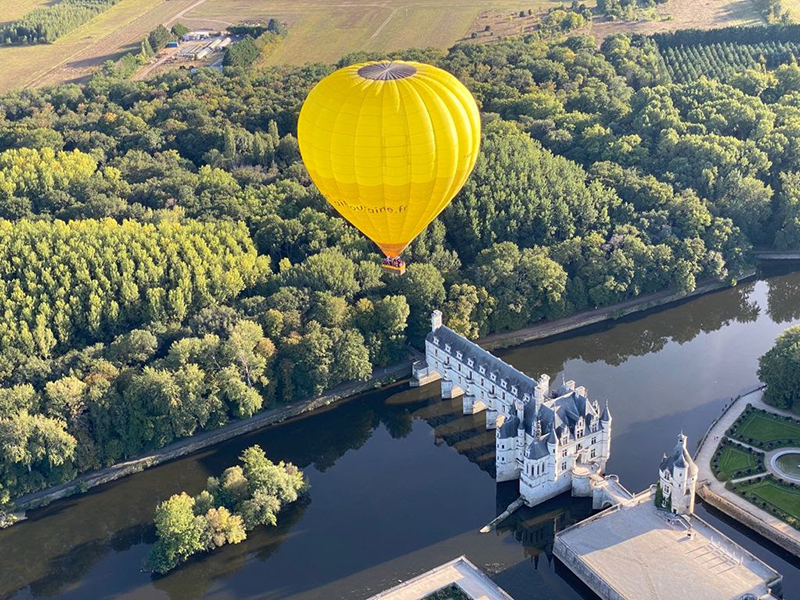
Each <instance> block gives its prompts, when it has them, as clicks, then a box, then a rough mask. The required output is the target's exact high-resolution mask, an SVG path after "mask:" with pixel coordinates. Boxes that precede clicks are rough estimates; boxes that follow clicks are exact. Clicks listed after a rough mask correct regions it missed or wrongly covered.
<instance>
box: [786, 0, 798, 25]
mask: <svg viewBox="0 0 800 600" xmlns="http://www.w3.org/2000/svg"><path fill="white" fill-rule="evenodd" d="M783 6H784V7H785V8H786V10H788V11H789V14H791V15H792V18H793V19H794V20H795V21H800V0H783Z"/></svg>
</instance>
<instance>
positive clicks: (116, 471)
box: [14, 359, 414, 520]
mask: <svg viewBox="0 0 800 600" xmlns="http://www.w3.org/2000/svg"><path fill="white" fill-rule="evenodd" d="M413 362H414V360H413V359H409V360H406V361H403V362H401V363H398V364H394V365H389V366H388V367H381V368H379V369H375V370H374V371H373V372H372V376H371V377H370V378H369V379H367V380H365V381H351V382H347V383H343V384H341V385H338V386H336V387H334V388H332V389H331V390H329V391H328V392H326V393H324V394H322V395H320V396H315V397H313V398H308V399H306V400H301V401H299V402H293V403H291V404H289V405H287V406H281V407H279V408H274V409H271V410H266V411H264V412H261V413H258V414H256V415H254V416H252V417H250V418H249V419H242V420H239V421H234V422H232V423H228V424H227V425H223V426H222V427H220V428H218V429H213V430H210V431H204V432H202V433H198V434H197V435H193V436H192V437H188V438H184V439H181V440H178V441H176V442H173V443H172V444H170V445H168V446H165V447H163V448H160V449H159V450H154V451H152V452H148V453H147V454H144V455H142V456H139V457H138V458H135V459H132V460H127V461H125V462H121V463H117V464H115V465H113V466H110V467H106V468H104V469H98V470H97V471H91V472H89V473H85V474H83V475H81V476H80V477H78V478H76V479H73V480H72V481H69V482H67V483H62V484H61V485H57V486H54V487H50V488H47V489H44V490H39V491H38V492H33V493H31V494H26V495H24V496H20V497H19V498H17V499H16V500H15V501H14V504H15V507H16V509H17V510H19V511H26V510H31V509H34V508H40V507H42V506H46V505H47V504H49V503H50V502H53V501H54V500H59V499H61V498H66V497H68V496H72V495H73V494H77V493H80V492H85V491H86V490H88V489H90V488H93V487H96V486H98V485H103V484H104V483H109V482H111V481H115V480H117V479H120V478H122V477H126V476H128V475H132V474H133V473H139V472H141V471H143V470H145V469H147V468H149V467H154V466H156V465H159V464H161V463H164V462H166V461H169V460H173V459H175V458H180V457H181V456H185V455H187V454H191V453H192V452H196V451H198V450H203V449H204V448H208V447H209V446H213V445H215V444H219V443H220V442H224V441H226V440H229V439H231V438H234V437H238V436H240V435H244V434H246V433H250V432H252V431H255V430H257V429H261V428H263V427H266V426H268V425H273V424H275V423H280V422H282V421H285V420H287V419H291V418H293V417H297V416H300V415H302V414H303V413H307V412H310V411H313V410H317V409H319V408H323V407H325V406H328V405H330V404H333V403H334V402H338V401H340V400H343V399H345V398H349V397H352V396H355V395H356V394H359V393H361V392H365V391H367V390H370V389H373V388H376V387H381V386H384V385H389V384H391V383H394V382H395V381H397V380H399V379H405V378H406V377H408V376H409V375H410V373H411V365H412V363H413ZM22 518H24V516H22ZM20 520H21V519H20Z"/></svg>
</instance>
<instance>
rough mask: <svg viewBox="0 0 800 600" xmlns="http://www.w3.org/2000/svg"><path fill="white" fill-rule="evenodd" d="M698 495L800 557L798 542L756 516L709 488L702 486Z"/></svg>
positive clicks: (698, 490)
mask: <svg viewBox="0 0 800 600" xmlns="http://www.w3.org/2000/svg"><path fill="white" fill-rule="evenodd" d="M697 495H698V496H700V498H702V499H703V502H706V503H708V504H709V505H710V506H713V507H714V508H716V509H717V510H719V511H722V512H723V513H725V514H726V515H728V516H729V517H732V518H734V519H736V520H737V521H739V522H740V523H742V524H743V525H747V526H748V527H749V528H750V529H752V530H753V531H755V532H756V533H758V534H759V535H762V536H764V537H765V538H767V539H768V540H770V541H771V542H774V543H776V544H777V545H778V546H780V547H781V548H783V549H784V550H786V551H787V552H791V553H792V554H794V555H795V556H800V544H799V543H797V541H795V540H793V539H792V538H790V537H788V536H786V535H783V534H782V533H781V532H780V531H778V530H777V529H775V528H774V527H770V526H769V525H767V524H766V523H764V522H763V521H762V520H761V519H759V518H758V517H756V516H755V515H753V514H751V513H749V512H748V511H746V510H744V509H743V508H740V507H739V506H736V505H735V504H733V503H732V502H730V501H728V500H726V499H725V498H723V497H722V496H720V495H719V494H717V493H716V492H714V491H713V490H711V489H710V488H709V487H708V486H706V485H703V486H700V487H699V488H698V489H697Z"/></svg>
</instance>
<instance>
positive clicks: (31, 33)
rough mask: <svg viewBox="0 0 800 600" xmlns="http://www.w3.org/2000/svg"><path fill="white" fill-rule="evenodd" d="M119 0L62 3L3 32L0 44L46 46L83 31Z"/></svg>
mask: <svg viewBox="0 0 800 600" xmlns="http://www.w3.org/2000/svg"><path fill="white" fill-rule="evenodd" d="M117 2H119V0H61V1H60V2H59V3H58V4H54V5H52V6H46V7H44V8H37V9H35V10H32V11H31V12H29V13H28V14H26V15H25V16H24V17H22V18H21V19H17V20H16V21H12V22H11V23H9V24H8V25H5V26H4V27H2V28H0V44H5V45H25V44H47V43H50V42H53V41H55V40H56V39H58V38H60V37H61V36H62V35H64V34H65V33H68V32H70V31H72V30H73V29H76V28H77V27H80V26H81V25H83V24H84V23H86V22H87V21H89V20H91V19H93V18H94V17H95V16H97V15H98V14H100V13H101V12H104V11H106V10H108V9H109V8H111V7H112V6H113V5H114V4H116V3H117Z"/></svg>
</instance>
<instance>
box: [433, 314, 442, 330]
mask: <svg viewBox="0 0 800 600" xmlns="http://www.w3.org/2000/svg"><path fill="white" fill-rule="evenodd" d="M441 326H442V311H440V310H435V311H433V312H432V313H431V331H436V330H437V329H439V327H441Z"/></svg>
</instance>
